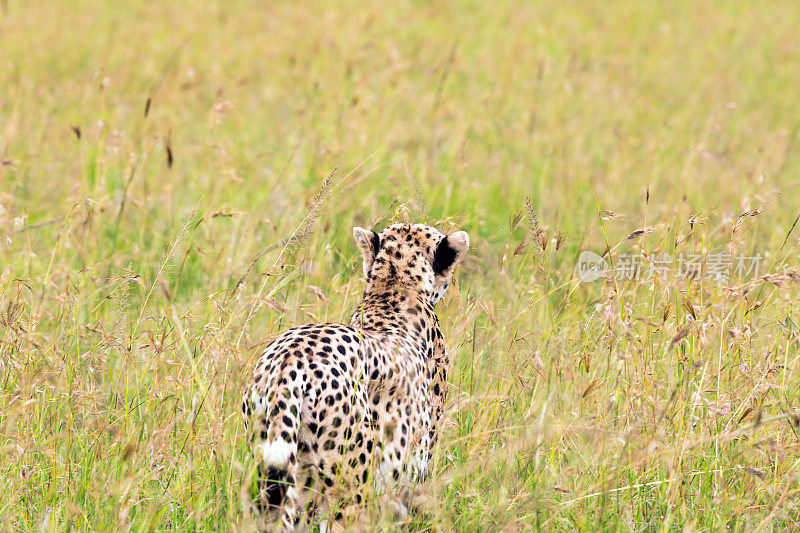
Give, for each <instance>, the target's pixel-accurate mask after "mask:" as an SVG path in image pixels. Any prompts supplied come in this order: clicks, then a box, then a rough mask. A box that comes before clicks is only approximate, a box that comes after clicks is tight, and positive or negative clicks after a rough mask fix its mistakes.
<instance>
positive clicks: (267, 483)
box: [261, 466, 289, 507]
mask: <svg viewBox="0 0 800 533" xmlns="http://www.w3.org/2000/svg"><path fill="white" fill-rule="evenodd" d="M288 478H289V473H288V472H287V471H286V470H283V469H280V468H275V467H274V466H269V467H268V468H267V471H266V473H263V475H262V478H261V493H262V494H263V496H264V501H263V503H266V504H267V505H269V506H270V507H279V506H280V505H281V503H282V502H283V497H284V495H285V494H286V483H287V480H288Z"/></svg>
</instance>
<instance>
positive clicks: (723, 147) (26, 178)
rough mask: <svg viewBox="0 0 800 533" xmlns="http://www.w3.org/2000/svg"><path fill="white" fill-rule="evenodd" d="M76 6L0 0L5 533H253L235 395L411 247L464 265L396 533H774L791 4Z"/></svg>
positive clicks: (786, 323) (0, 417)
mask: <svg viewBox="0 0 800 533" xmlns="http://www.w3.org/2000/svg"><path fill="white" fill-rule="evenodd" d="M100 4H101V3H98V2H84V1H75V0H70V1H68V2H51V3H46V4H45V3H37V2H23V1H19V0H6V1H3V2H0V157H2V161H3V162H2V166H1V167H0V206H1V208H0V456H1V457H2V459H0V529H2V530H8V531H11V530H40V529H42V530H46V531H64V530H101V531H103V530H105V531H108V530H116V529H130V530H134V531H152V530H182V531H188V530H231V529H237V528H247V527H248V526H249V525H251V523H250V522H249V521H248V518H247V516H246V514H244V513H243V507H242V503H241V502H242V499H241V498H242V494H244V493H245V492H246V487H245V483H246V481H245V479H246V477H247V471H248V457H249V452H248V450H247V448H246V445H245V442H244V431H243V427H242V423H241V420H240V415H239V400H240V395H241V391H242V390H243V387H244V384H245V382H246V380H247V379H248V375H249V373H250V370H251V368H252V365H253V364H254V362H255V360H256V358H257V357H258V355H259V352H260V350H261V349H263V347H264V346H265V343H267V342H268V341H269V339H270V338H272V337H273V336H274V335H276V334H277V333H278V332H279V331H280V330H282V329H283V328H285V327H287V326H290V325H293V324H297V323H302V322H307V321H319V320H332V321H339V320H346V319H347V317H348V316H349V313H350V311H351V310H352V309H353V308H354V307H355V306H356V305H357V303H358V301H359V297H360V290H361V287H362V281H361V280H360V279H359V277H360V265H359V254H358V252H357V250H356V248H355V246H354V244H353V243H352V238H351V236H350V235H351V228H352V226H354V225H360V226H372V225H376V226H377V227H383V226H384V225H386V224H388V223H390V222H393V221H406V220H407V221H421V222H427V223H430V224H435V225H437V226H438V227H440V228H443V229H445V230H452V229H456V228H458V229H464V230H466V231H468V232H469V234H470V237H471V241H472V249H471V254H470V257H469V259H468V260H467V261H466V262H465V264H464V265H463V267H462V268H461V269H460V271H459V272H458V273H457V280H458V283H457V286H456V287H453V288H452V289H451V290H450V292H449V294H448V295H447V296H446V297H445V299H444V300H443V302H442V303H440V305H439V315H440V320H441V323H442V327H443V329H444V334H445V338H446V341H447V346H448V348H449V352H450V354H451V357H452V361H453V371H452V374H451V375H452V379H451V391H450V404H449V411H448V418H447V424H446V427H445V430H444V434H443V436H442V438H441V439H440V445H439V449H438V452H437V457H436V460H435V462H434V475H433V476H432V478H431V479H430V481H428V482H427V483H426V484H424V485H423V486H421V487H420V489H419V491H418V494H417V497H416V502H417V505H416V510H415V512H414V513H413V514H412V517H411V521H410V526H411V527H412V528H413V529H415V530H420V531H427V530H445V531H446V530H460V531H496V530H499V529H504V530H507V531H515V530H519V531H525V530H547V531H553V530H559V531H573V530H579V531H597V530H609V531H611V530H624V531H672V530H693V529H698V530H724V529H730V530H735V531H753V530H780V529H786V530H793V529H796V528H797V527H798V526H800V518H798V517H800V486H799V485H798V483H799V482H800V481H799V480H798V472H800V439H798V436H799V434H798V432H799V431H800V429H798V427H797V425H796V420H797V419H798V415H797V414H796V413H798V411H797V410H798V409H800V397H799V394H800V361H798V356H800V351H799V350H798V347H799V346H798V342H799V341H798V328H797V324H798V321H800V317H799V316H798V309H797V305H796V302H797V301H798V290H797V283H796V282H795V281H793V278H792V277H791V276H789V275H788V274H792V275H794V272H795V271H793V270H787V268H790V267H791V266H792V265H795V266H796V264H797V257H798V244H799V243H798V235H799V234H800V233H798V232H800V230H795V231H794V232H792V231H791V229H792V228H793V223H794V222H795V220H796V217H797V216H798V214H800V191H798V183H800V182H798V176H799V175H800V151H799V150H798V148H800V146H798V126H799V125H800V122H798V118H797V117H800V99H798V98H797V94H798V93H797V88H798V87H799V86H800V70H798V68H797V58H798V56H800V41H799V40H798V39H797V38H796V35H797V28H798V27H800V5H798V4H795V3H789V2H781V3H774V2H767V1H754V2H747V3H744V2H714V3H711V2H691V1H682V0H679V1H674V2H665V3H655V2H639V1H637V2H633V1H631V2H605V3H597V4H594V5H586V4H585V3H583V2H577V1H575V2H572V1H567V2H550V3H544V2H540V3H535V4H532V5H531V4H529V3H525V2H521V3H510V2H497V3H495V2H468V1H464V2H453V3H445V2H419V1H410V2H399V3H385V4H384V3H375V2H370V3H363V4H359V3H356V2H351V1H349V0H345V1H344V2H336V3H327V2H298V3H293V2H292V3H290V2H286V3H279V2H253V1H243V2H235V3H234V2H208V3H205V5H200V3H192V4H189V3H183V2H143V3H139V2H133V1H127V0H123V1H120V2H113V3H108V4H107V5H100ZM148 100H149V106H148V104H147V102H148ZM146 108H147V109H148V112H147V113H146V114H145V109H146ZM72 128H75V130H74V131H73V129H72ZM78 128H79V131H80V136H79V138H78V135H76V133H75V132H76V131H77V130H78ZM167 148H169V151H170V152H171V154H172V156H171V157H172V162H171V163H172V164H171V165H169V164H168V155H167ZM331 173H333V174H332V177H331V181H330V182H328V183H327V185H325V184H323V182H324V180H325V179H326V178H327V177H328V176H330V175H331ZM648 195H649V200H647V199H646V198H647V196H648ZM526 197H529V198H530V200H531V208H530V209H528V208H527V207H526ZM762 204H764V205H766V206H767V209H766V210H765V211H764V212H763V213H761V214H760V215H759V216H756V217H752V218H750V217H745V218H741V219H739V218H738V217H739V215H740V214H742V213H744V212H746V211H748V210H750V209H754V208H757V207H759V206H760V205H762ZM605 210H608V211H612V212H614V213H621V214H623V215H624V218H623V217H616V218H615V217H606V218H607V220H604V219H603V218H601V217H599V216H598V212H599V211H605ZM692 215H700V216H701V219H700V222H703V223H701V224H695V225H694V226H693V227H691V225H690V223H689V222H688V219H689V217H690V216H692ZM534 217H535V219H536V221H537V223H538V227H539V228H540V229H541V228H544V227H547V230H546V233H545V236H544V238H543V239H542V238H534V235H533V232H534V231H535V227H534V228H532V227H531V226H532V225H533V223H534ZM737 221H738V222H737ZM735 225H737V226H739V227H737V230H736V231H735V232H734V231H733V228H734V226H735ZM646 226H656V229H655V230H654V231H653V232H651V233H647V234H645V235H643V236H641V237H639V238H634V239H630V240H626V237H627V236H628V235H629V234H630V233H631V232H633V231H634V230H635V229H637V228H642V227H646ZM559 234H560V235H561V236H562V238H563V243H560V245H559V246H558V248H557V249H556V244H555V243H554V242H553V241H552V240H551V239H553V238H556V236H557V235H559ZM541 242H545V243H546V244H547V246H546V249H545V250H542V249H541ZM521 243H527V245H524V244H521ZM607 247H609V248H611V249H612V250H613V254H612V256H613V257H615V258H618V255H619V254H621V253H625V252H635V253H640V252H641V251H644V252H646V253H648V254H650V255H654V254H658V253H664V252H665V253H669V254H671V255H672V256H675V257H677V256H678V255H680V254H681V253H684V254H690V253H701V254H706V253H708V252H714V251H718V250H726V251H728V252H729V253H732V254H739V253H741V254H745V255H755V254H756V253H760V254H762V255H766V257H765V259H764V261H763V262H762V265H761V266H762V268H761V272H760V273H761V274H767V273H772V274H782V275H783V276H784V277H777V278H776V277H772V278H771V279H770V280H756V281H752V282H750V283H748V281H750V280H749V278H748V279H743V280H735V279H732V280H730V281H729V282H728V283H724V284H720V283H716V282H713V281H711V280H707V279H702V280H699V281H693V282H687V280H685V279H681V278H679V277H677V276H675V275H671V276H668V277H666V278H665V279H661V280H658V281H656V282H655V283H654V284H652V286H651V283H623V282H618V283H615V282H612V281H606V282H604V281H597V282H595V283H591V284H581V283H579V282H578V280H577V278H576V277H575V275H574V273H573V265H574V263H575V260H576V258H577V256H578V254H579V253H580V251H581V250H585V249H592V250H595V251H597V252H602V251H603V250H604V249H606V248H607ZM787 265H788V267H787ZM310 286H314V287H317V288H318V289H319V290H318V291H317V290H316V289H313V290H309V287H310ZM728 288H730V289H732V290H727V289H728ZM743 289H744V290H743ZM316 292H320V293H321V294H322V295H324V296H325V298H321V297H319V296H318V295H317V294H316ZM687 328H688V329H687ZM684 333H685V337H683V338H682V339H680V338H679V337H680V336H681V335H682V334H684ZM371 519H372V520H375V521H379V520H380V521H381V523H382V524H383V525H384V526H385V527H386V528H388V529H393V528H396V527H400V525H399V524H396V523H392V522H391V521H390V518H388V517H387V516H386V515H385V514H381V512H380V511H379V510H376V511H375V512H374V514H373V515H371Z"/></svg>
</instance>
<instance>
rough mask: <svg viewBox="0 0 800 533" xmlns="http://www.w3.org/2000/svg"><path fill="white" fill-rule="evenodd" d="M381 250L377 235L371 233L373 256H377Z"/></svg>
mask: <svg viewBox="0 0 800 533" xmlns="http://www.w3.org/2000/svg"><path fill="white" fill-rule="evenodd" d="M380 249H381V239H380V237H378V234H377V233H375V232H374V231H373V232H372V250H373V251H374V252H375V255H378V250H380Z"/></svg>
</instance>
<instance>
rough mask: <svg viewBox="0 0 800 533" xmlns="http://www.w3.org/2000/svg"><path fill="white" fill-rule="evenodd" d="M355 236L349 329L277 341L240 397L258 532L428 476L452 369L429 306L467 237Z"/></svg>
mask: <svg viewBox="0 0 800 533" xmlns="http://www.w3.org/2000/svg"><path fill="white" fill-rule="evenodd" d="M353 236H354V238H355V240H356V243H357V244H358V247H359V248H360V249H361V253H362V256H363V260H364V263H363V267H364V274H365V276H366V278H367V287H366V289H365V291H364V297H363V303H362V304H361V306H360V307H359V308H358V309H357V310H356V312H355V313H353V315H352V317H351V319H350V322H349V323H348V324H332V323H327V324H307V325H304V326H298V327H294V328H291V329H289V330H288V331H286V332H284V333H283V334H282V335H280V336H279V337H278V338H277V339H276V340H275V341H274V342H273V343H272V344H271V345H270V346H269V347H268V348H267V349H266V351H265V352H264V353H263V355H262V356H261V358H260V359H259V361H258V363H257V364H256V368H255V372H254V381H253V383H252V385H251V386H250V387H249V388H248V389H247V390H246V392H245V394H244V401H243V403H242V410H243V412H244V416H245V421H246V422H245V423H246V424H247V423H248V422H249V424H250V434H251V435H252V439H253V449H254V452H255V455H256V461H257V463H258V491H257V494H256V496H255V498H254V507H255V510H256V512H257V514H258V517H259V518H258V527H259V528H260V529H264V530H266V529H270V528H279V529H285V530H291V529H293V528H294V527H295V526H296V525H297V524H298V523H300V522H301V521H302V520H304V519H307V518H313V517H314V515H316V516H318V517H319V516H323V515H324V514H325V513H326V512H327V510H328V508H329V506H330V504H331V503H332V502H334V501H337V502H344V503H348V504H358V503H360V502H361V501H362V499H363V498H364V496H365V495H366V493H367V490H368V489H371V488H372V487H373V483H372V482H373V481H374V487H375V488H377V490H378V491H379V492H382V493H390V492H392V491H397V490H399V489H400V488H402V487H404V486H406V485H407V484H410V483H413V482H414V481H416V480H417V479H419V477H420V476H421V475H423V474H424V473H425V471H426V468H427V464H428V460H429V457H430V453H431V449H432V448H433V446H434V444H435V442H436V437H437V426H438V423H439V420H440V418H441V415H442V409H443V407H444V403H445V399H446V393H447V387H446V381H447V371H448V364H449V362H448V358H447V356H446V354H445V348H444V342H443V339H442V334H441V331H440V329H439V323H438V320H437V318H436V315H435V313H434V310H433V306H434V305H435V304H436V302H437V301H438V300H439V299H440V298H441V297H442V295H443V293H444V291H445V289H446V288H447V286H448V284H449V283H450V280H451V279H452V276H453V270H454V268H455V265H456V264H457V263H458V262H459V261H460V260H461V258H462V257H463V256H464V254H465V253H466V251H467V249H468V247H469V238H468V236H467V234H466V233H465V232H463V231H459V232H456V233H453V234H451V235H444V234H443V233H441V232H439V231H438V230H436V229H435V228H432V227H429V226H425V225H422V224H394V225H392V226H390V227H388V228H386V229H385V230H383V231H382V232H380V233H376V232H374V231H371V230H365V229H363V228H358V227H356V228H353ZM396 505H397V507H398V509H400V510H401V512H402V510H404V509H405V508H404V506H403V504H402V503H396Z"/></svg>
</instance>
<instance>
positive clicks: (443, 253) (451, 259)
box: [433, 231, 469, 276]
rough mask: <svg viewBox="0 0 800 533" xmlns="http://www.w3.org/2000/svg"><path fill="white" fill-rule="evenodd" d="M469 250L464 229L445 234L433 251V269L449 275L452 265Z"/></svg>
mask: <svg viewBox="0 0 800 533" xmlns="http://www.w3.org/2000/svg"><path fill="white" fill-rule="evenodd" d="M467 250H469V235H467V232H466V231H457V232H455V233H453V234H451V235H447V236H445V238H444V239H442V240H441V241H440V242H439V246H437V247H436V251H435V252H434V253H433V271H434V272H436V274H438V275H440V276H451V275H452V274H453V267H454V266H455V265H456V264H457V263H458V262H459V261H461V258H463V257H464V254H466V253H467Z"/></svg>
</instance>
